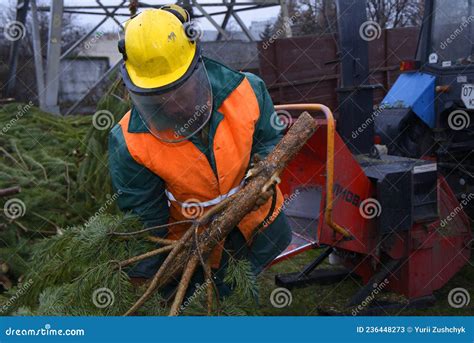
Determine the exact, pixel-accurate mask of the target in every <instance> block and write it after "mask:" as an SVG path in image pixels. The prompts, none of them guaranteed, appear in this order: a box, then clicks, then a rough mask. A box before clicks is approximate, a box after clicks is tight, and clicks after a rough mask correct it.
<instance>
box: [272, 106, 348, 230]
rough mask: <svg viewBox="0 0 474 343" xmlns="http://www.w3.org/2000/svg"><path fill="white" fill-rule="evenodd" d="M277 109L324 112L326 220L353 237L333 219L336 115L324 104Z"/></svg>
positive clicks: (333, 227) (277, 108) (278, 107)
mask: <svg viewBox="0 0 474 343" xmlns="http://www.w3.org/2000/svg"><path fill="white" fill-rule="evenodd" d="M275 110H277V111H278V110H285V111H292V110H298V111H318V112H323V113H324V116H325V117H326V121H327V150H326V155H327V156H326V208H325V211H324V220H325V221H326V223H327V224H328V225H329V227H330V228H332V229H333V230H334V231H336V232H338V233H340V234H342V235H343V236H344V237H352V235H351V233H350V232H349V231H347V230H346V229H345V228H343V227H342V226H340V225H338V224H337V223H335V222H334V220H333V219H332V210H333V202H334V136H335V131H336V125H335V122H334V116H333V114H332V112H331V110H330V109H329V107H327V106H324V105H322V104H288V105H276V106H275Z"/></svg>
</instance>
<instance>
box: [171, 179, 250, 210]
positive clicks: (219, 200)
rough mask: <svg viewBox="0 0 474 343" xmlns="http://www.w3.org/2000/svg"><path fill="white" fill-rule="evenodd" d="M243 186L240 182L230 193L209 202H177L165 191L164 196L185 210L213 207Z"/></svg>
mask: <svg viewBox="0 0 474 343" xmlns="http://www.w3.org/2000/svg"><path fill="white" fill-rule="evenodd" d="M243 185H244V181H242V183H241V184H240V185H238V186H237V187H234V188H232V189H231V190H230V191H228V192H227V193H226V194H222V195H219V196H218V197H217V198H214V199H211V200H209V201H201V202H199V201H194V200H193V201H189V202H180V201H178V200H176V198H175V196H174V195H173V194H172V193H171V192H170V191H168V190H165V193H166V196H167V197H168V199H169V200H170V201H175V202H177V203H178V204H179V205H180V206H182V207H184V208H187V207H194V206H196V205H198V206H200V207H209V206H214V205H217V204H218V203H220V202H222V201H224V200H225V199H227V198H228V197H230V196H231V195H234V194H235V193H237V192H238V191H239V190H240V189H241V188H242V186H243Z"/></svg>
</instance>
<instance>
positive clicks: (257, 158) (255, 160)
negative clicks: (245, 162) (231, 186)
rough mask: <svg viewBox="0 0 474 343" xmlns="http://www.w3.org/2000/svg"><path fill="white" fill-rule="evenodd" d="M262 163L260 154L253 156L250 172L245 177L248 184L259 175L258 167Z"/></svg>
mask: <svg viewBox="0 0 474 343" xmlns="http://www.w3.org/2000/svg"><path fill="white" fill-rule="evenodd" d="M260 161H262V158H261V157H260V155H259V154H254V155H253V156H252V161H251V162H250V166H249V170H247V174H246V175H245V181H246V182H247V181H248V180H250V179H251V178H252V177H254V176H255V175H257V174H258V173H259V170H258V167H257V165H258V163H259V162H260Z"/></svg>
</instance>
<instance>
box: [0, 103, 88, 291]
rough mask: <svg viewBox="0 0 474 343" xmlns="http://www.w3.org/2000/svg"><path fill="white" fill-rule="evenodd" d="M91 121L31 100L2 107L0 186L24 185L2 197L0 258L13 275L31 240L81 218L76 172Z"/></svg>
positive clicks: (22, 265)
mask: <svg viewBox="0 0 474 343" xmlns="http://www.w3.org/2000/svg"><path fill="white" fill-rule="evenodd" d="M90 125H91V119H90V118H86V117H67V118H63V117H57V116H53V115H50V114H47V113H44V112H41V111H40V110H38V109H37V108H35V107H33V105H32V103H29V104H9V105H5V106H2V107H0V189H5V188H10V187H19V188H20V189H21V192H20V193H18V194H9V196H7V197H2V198H0V201H1V205H2V211H1V215H0V240H1V244H0V263H1V265H2V271H4V272H5V273H6V272H8V274H9V277H10V278H12V280H15V279H16V278H17V277H19V276H20V275H21V274H22V273H23V272H24V270H25V267H26V263H25V259H26V256H27V255H28V250H29V248H30V243H31V242H30V240H31V239H37V238H42V237H44V236H49V235H53V234H56V233H58V232H60V228H61V227H66V226H68V225H74V224H75V223H78V222H80V221H81V220H83V214H84V213H85V212H87V208H83V207H82V205H81V204H82V203H84V202H83V201H82V198H84V197H85V196H86V195H81V194H79V193H77V188H78V186H77V182H76V177H77V170H78V166H79V163H80V162H81V160H82V159H83V157H84V150H85V149H84V146H83V143H82V140H83V138H84V136H85V133H86V132H87V130H88V129H89V127H90ZM3 286H4V287H6V286H7V285H5V284H3Z"/></svg>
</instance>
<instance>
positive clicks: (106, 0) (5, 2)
mask: <svg viewBox="0 0 474 343" xmlns="http://www.w3.org/2000/svg"><path fill="white" fill-rule="evenodd" d="M20 1H21V0H20ZM120 2H121V1H120V0H102V4H103V5H105V6H110V5H117V4H119V3H120ZM143 2H145V3H147V4H150V5H153V4H165V3H166V2H165V1H163V0H159V1H157V0H143ZM170 2H172V1H170ZM202 2H205V3H214V2H216V3H219V2H220V1H218V0H203V1H202ZM236 2H237V3H238V2H239V0H237V1H236ZM16 3H17V0H0V6H1V7H3V8H5V7H7V6H15V5H16ZM37 3H38V4H41V5H44V4H49V0H37ZM95 4H96V2H95V1H94V0H64V5H65V6H79V5H82V6H87V5H95ZM0 10H1V9H0ZM206 10H207V11H209V12H213V11H222V10H225V7H223V6H216V7H214V6H212V7H206ZM279 10H280V8H279V6H274V7H269V8H264V9H260V10H253V11H244V12H240V13H239V16H240V17H241V18H242V20H243V21H244V22H245V24H246V25H247V26H250V23H251V22H252V21H253V20H256V21H258V20H266V19H270V18H273V17H276V16H277V15H278V12H279ZM118 13H129V12H128V9H124V10H122V11H120V12H118ZM196 13H199V10H197V9H196ZM76 17H77V19H76V20H77V23H79V24H80V25H84V27H86V28H91V27H93V26H94V25H95V24H96V23H97V22H99V21H100V20H101V19H102V18H103V17H102V16H98V15H83V14H78V15H77V16H76ZM117 18H118V20H119V21H125V20H126V17H117ZM213 18H214V19H215V20H216V21H217V22H218V23H220V22H222V20H223V18H224V16H223V15H221V16H215V17H213ZM199 22H200V25H201V27H202V28H203V29H205V30H212V29H213V28H214V27H213V26H212V24H211V23H210V22H209V21H208V20H206V19H201V20H200V21H199ZM0 26H3V25H0ZM233 26H236V23H235V25H233ZM117 27H118V26H117V24H115V22H114V21H113V20H112V19H110V18H109V19H108V20H107V22H105V23H104V24H103V26H101V29H102V30H104V31H115V30H116V28H117Z"/></svg>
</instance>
